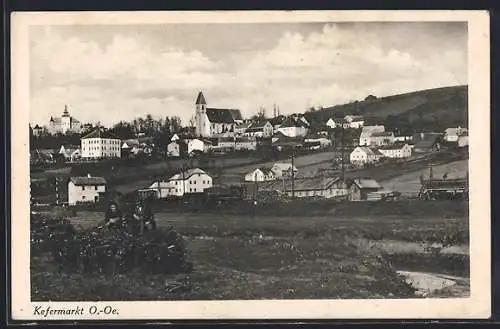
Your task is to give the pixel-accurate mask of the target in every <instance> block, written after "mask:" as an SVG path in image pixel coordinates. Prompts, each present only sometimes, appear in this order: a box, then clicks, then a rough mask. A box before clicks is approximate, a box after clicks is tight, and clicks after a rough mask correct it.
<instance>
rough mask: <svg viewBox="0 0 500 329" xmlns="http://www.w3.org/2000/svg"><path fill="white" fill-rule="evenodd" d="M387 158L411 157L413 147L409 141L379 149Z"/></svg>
mask: <svg viewBox="0 0 500 329" xmlns="http://www.w3.org/2000/svg"><path fill="white" fill-rule="evenodd" d="M378 150H379V151H380V153H382V154H383V155H384V157H386V158H392V159H403V158H409V157H411V147H410V145H408V144H407V143H397V144H393V145H388V146H383V147H380V148H379V149H378Z"/></svg>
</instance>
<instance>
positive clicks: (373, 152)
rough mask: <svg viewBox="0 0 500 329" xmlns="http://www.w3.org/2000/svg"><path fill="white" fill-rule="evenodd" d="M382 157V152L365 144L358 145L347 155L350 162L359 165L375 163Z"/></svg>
mask: <svg viewBox="0 0 500 329" xmlns="http://www.w3.org/2000/svg"><path fill="white" fill-rule="evenodd" d="M382 157H383V154H382V153H381V152H379V151H378V150H377V149H374V148H370V147H367V146H358V147H356V148H355V149H354V150H353V151H352V152H351V154H350V155H349V160H350V162H351V164H353V165H356V166H361V165H365V164H368V163H376V162H378V161H380V159H382Z"/></svg>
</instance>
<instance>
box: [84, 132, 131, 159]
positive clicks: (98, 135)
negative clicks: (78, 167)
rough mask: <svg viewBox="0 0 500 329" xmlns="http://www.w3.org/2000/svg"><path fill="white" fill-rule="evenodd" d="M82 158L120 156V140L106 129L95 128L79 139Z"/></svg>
mask: <svg viewBox="0 0 500 329" xmlns="http://www.w3.org/2000/svg"><path fill="white" fill-rule="evenodd" d="M80 141H81V149H82V158H87V159H88V158H94V159H98V158H120V157H121V140H120V139H119V138H118V137H116V136H114V135H113V134H111V133H110V132H108V131H103V130H102V129H100V128H97V129H96V130H94V131H93V132H91V133H90V134H87V135H85V136H83V137H82V138H81V139H80Z"/></svg>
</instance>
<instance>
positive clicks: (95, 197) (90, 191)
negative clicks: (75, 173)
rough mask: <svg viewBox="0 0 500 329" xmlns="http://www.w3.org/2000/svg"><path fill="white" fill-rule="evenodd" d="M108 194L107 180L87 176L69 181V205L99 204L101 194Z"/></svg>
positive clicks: (72, 178)
mask: <svg viewBox="0 0 500 329" xmlns="http://www.w3.org/2000/svg"><path fill="white" fill-rule="evenodd" d="M105 192H106V179H104V178H103V177H95V176H91V175H90V174H89V175H87V176H79V177H71V178H70V179H69V181H68V204H69V205H76V204H78V203H96V202H99V198H100V195H101V193H105Z"/></svg>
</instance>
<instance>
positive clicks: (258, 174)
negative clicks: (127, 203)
mask: <svg viewBox="0 0 500 329" xmlns="http://www.w3.org/2000/svg"><path fill="white" fill-rule="evenodd" d="M276 178H277V177H276V174H275V173H274V171H272V170H271V168H267V167H261V168H257V169H254V170H252V171H251V172H249V173H247V174H246V175H245V181H246V182H267V181H272V180H276Z"/></svg>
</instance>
